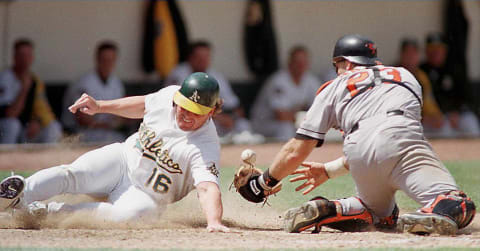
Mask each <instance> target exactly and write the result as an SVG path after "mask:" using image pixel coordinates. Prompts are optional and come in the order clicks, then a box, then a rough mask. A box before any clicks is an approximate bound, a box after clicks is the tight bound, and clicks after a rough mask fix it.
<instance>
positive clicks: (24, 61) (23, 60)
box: [14, 45, 33, 70]
mask: <svg viewBox="0 0 480 251" xmlns="http://www.w3.org/2000/svg"><path fill="white" fill-rule="evenodd" d="M14 62H15V67H18V68H20V69H24V70H27V69H30V66H32V63H33V48H32V47H31V46H26V45H25V46H20V47H18V48H17V50H16V51H15V54H14Z"/></svg>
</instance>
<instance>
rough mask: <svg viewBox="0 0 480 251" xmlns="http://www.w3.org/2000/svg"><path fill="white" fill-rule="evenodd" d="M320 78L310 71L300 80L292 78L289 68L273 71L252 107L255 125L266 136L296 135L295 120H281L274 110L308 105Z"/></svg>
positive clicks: (285, 138)
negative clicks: (295, 81)
mask: <svg viewBox="0 0 480 251" xmlns="http://www.w3.org/2000/svg"><path fill="white" fill-rule="evenodd" d="M319 87H320V82H318V80H317V78H316V77H315V76H314V75H313V74H312V73H310V72H306V73H304V74H303V76H302V78H301V79H300V83H299V84H298V85H297V84H295V83H294V82H293V80H292V77H291V75H290V73H289V72H288V71H287V70H280V71H278V72H276V73H275V74H273V75H272V76H271V77H270V78H269V79H268V80H267V82H266V83H265V86H264V87H263V88H262V90H261V91H260V93H259V94H258V96H257V98H256V100H255V103H254V105H253V108H252V118H251V120H252V125H253V129H254V130H255V131H256V132H258V133H261V134H263V135H265V136H267V137H274V138H277V139H281V140H288V139H290V138H292V137H293V136H294V135H295V123H294V122H287V121H279V120H277V119H276V118H275V110H288V111H293V112H298V111H301V110H304V109H306V108H307V107H309V106H310V105H311V104H312V103H313V100H314V98H315V93H316V91H317V89H318V88H319Z"/></svg>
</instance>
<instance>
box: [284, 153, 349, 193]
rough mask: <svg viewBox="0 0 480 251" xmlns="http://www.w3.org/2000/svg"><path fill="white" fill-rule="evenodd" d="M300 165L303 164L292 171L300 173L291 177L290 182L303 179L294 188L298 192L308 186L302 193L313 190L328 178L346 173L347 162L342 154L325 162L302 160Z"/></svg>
mask: <svg viewBox="0 0 480 251" xmlns="http://www.w3.org/2000/svg"><path fill="white" fill-rule="evenodd" d="M302 166H304V168H299V169H297V170H295V172H293V174H300V175H298V176H296V177H294V178H291V179H290V182H295V181H299V180H305V182H304V183H303V184H301V185H300V186H298V187H297V188H296V189H295V191H297V192H298V191H300V190H302V189H304V188H306V187H308V188H307V189H305V190H304V191H303V195H305V194H307V193H309V192H311V191H313V189H315V188H316V187H318V186H320V185H321V184H323V183H324V182H325V181H327V180H328V179H333V178H336V177H339V176H342V175H345V174H347V173H348V164H347V162H346V160H345V157H344V156H342V157H340V158H338V159H336V160H334V161H330V162H328V163H325V164H323V163H318V162H304V163H302Z"/></svg>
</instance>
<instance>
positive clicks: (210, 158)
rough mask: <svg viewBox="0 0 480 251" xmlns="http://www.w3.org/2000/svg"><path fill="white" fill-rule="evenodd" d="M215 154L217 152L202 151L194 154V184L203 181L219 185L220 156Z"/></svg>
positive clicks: (192, 163)
mask: <svg viewBox="0 0 480 251" xmlns="http://www.w3.org/2000/svg"><path fill="white" fill-rule="evenodd" d="M208 150H209V149H208ZM218 152H220V151H218ZM214 155H215V154H208V153H204V152H202V151H199V152H197V153H195V154H194V155H193V157H192V160H191V161H192V162H191V165H192V169H191V170H192V178H193V182H194V183H193V185H194V186H197V185H198V184H199V183H201V182H213V183H215V184H217V185H218V184H219V176H220V169H219V167H220V166H219V156H217V157H215V156H214Z"/></svg>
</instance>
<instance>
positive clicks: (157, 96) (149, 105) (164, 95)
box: [145, 85, 180, 113]
mask: <svg viewBox="0 0 480 251" xmlns="http://www.w3.org/2000/svg"><path fill="white" fill-rule="evenodd" d="M178 89H180V86H177V85H173V86H167V87H165V88H162V89H160V90H159V91H157V92H154V93H150V94H147V95H146V96H145V113H149V112H151V111H153V110H154V109H155V108H158V107H162V106H161V103H163V102H170V103H171V102H173V95H174V94H175V92H176V91H178Z"/></svg>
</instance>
